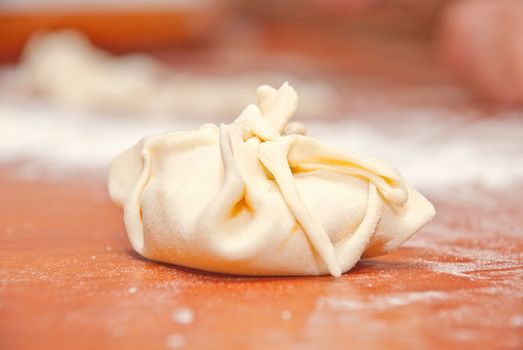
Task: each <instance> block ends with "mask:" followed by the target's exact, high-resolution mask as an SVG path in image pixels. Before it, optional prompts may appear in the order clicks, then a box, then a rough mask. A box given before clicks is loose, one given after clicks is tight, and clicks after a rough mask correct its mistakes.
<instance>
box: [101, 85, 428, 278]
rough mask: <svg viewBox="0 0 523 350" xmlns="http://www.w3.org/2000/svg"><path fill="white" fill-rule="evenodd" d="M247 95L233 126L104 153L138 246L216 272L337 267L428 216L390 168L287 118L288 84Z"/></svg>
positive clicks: (405, 233)
mask: <svg viewBox="0 0 523 350" xmlns="http://www.w3.org/2000/svg"><path fill="white" fill-rule="evenodd" d="M257 97H258V105H249V106H247V108H245V110H244V111H243V112H242V113H241V114H240V116H239V117H238V118H237V119H236V120H235V121H234V122H232V123H231V124H228V125H221V126H219V127H218V126H215V125H212V124H206V125H203V126H202V127H200V129H198V130H195V131H185V132H166V133H163V134H159V135H154V136H148V137H145V138H144V139H142V140H141V141H140V142H139V143H138V144H136V145H135V146H133V147H131V148H130V149H128V150H126V151H125V152H123V153H122V154H121V155H119V156H118V157H117V158H116V159H115V160H114V161H113V163H112V165H111V167H110V171H109V192H110V195H111V198H112V200H113V201H114V202H115V203H116V204H118V205H120V206H121V207H123V210H124V221H125V226H126V229H127V234H128V236H129V240H130V241H131V244H132V246H133V248H134V249H135V250H136V251H137V252H138V253H140V254H141V255H143V256H144V257H146V258H149V259H152V260H156V261H162V262H166V263H172V264H177V265H182V266H187V267H191V268H196V269H201V270H207V271H213V272H221V273H231V274H242V275H323V274H329V273H330V274H331V275H333V276H340V275H341V274H342V273H344V272H346V271H348V270H350V269H351V268H352V267H353V266H354V265H355V264H356V263H357V262H358V260H359V259H360V258H361V257H362V256H363V257H371V256H376V255H380V254H385V253H387V252H389V251H391V250H393V249H395V248H396V247H398V246H399V245H400V244H402V243H403V242H404V241H406V240H407V239H408V238H410V237H411V236H412V235H413V234H414V233H415V232H416V231H417V230H419V229H420V228H421V227H422V226H424V225H425V224H426V223H427V222H429V221H430V220H431V219H432V217H433V216H434V214H435V210H434V207H433V206H432V204H431V203H430V202H429V201H428V200H427V199H426V198H425V197H423V196H422V195H421V194H419V193H418V192H417V191H416V190H414V189H413V188H411V187H410V186H409V185H408V184H407V183H406V182H405V180H404V179H403V178H402V176H401V175H400V174H399V173H398V171H397V170H396V169H395V168H394V167H392V166H391V165H389V164H387V163H385V162H383V161H380V160H376V159H372V158H368V157H363V156H360V155H357V154H354V153H351V152H346V151H341V150H338V149H335V148H332V147H329V146H326V145H324V144H323V143H321V142H320V141H318V140H316V139H314V138H312V137H309V136H304V133H305V128H304V127H303V125H302V124H300V123H293V122H289V120H290V118H291V117H292V115H293V114H294V111H295V110H296V106H297V103H298V96H297V94H296V92H295V91H294V89H293V88H292V87H291V86H289V85H288V84H287V83H285V84H283V86H282V87H281V88H280V89H274V88H272V87H270V86H261V87H259V88H258V91H257Z"/></svg>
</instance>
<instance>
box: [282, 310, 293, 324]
mask: <svg viewBox="0 0 523 350" xmlns="http://www.w3.org/2000/svg"><path fill="white" fill-rule="evenodd" d="M280 316H281V318H282V320H285V321H289V320H290V319H292V313H291V312H290V311H289V310H282V312H281V314H280Z"/></svg>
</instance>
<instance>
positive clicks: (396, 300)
mask: <svg viewBox="0 0 523 350" xmlns="http://www.w3.org/2000/svg"><path fill="white" fill-rule="evenodd" d="M447 298H448V294H447V293H444V292H440V291H422V292H409V293H400V294H388V295H369V296H368V297H367V298H361V299H348V298H338V297H323V298H321V299H320V300H319V301H318V305H319V306H320V307H322V306H328V307H330V308H332V309H335V310H339V311H357V310H367V311H383V310H387V309H390V308H393V307H399V306H404V305H407V304H412V303H417V302H424V303H430V302H433V301H435V300H445V299H447Z"/></svg>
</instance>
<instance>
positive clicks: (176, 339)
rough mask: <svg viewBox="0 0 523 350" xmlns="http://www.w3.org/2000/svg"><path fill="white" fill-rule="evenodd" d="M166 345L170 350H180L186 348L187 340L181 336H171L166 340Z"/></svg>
mask: <svg viewBox="0 0 523 350" xmlns="http://www.w3.org/2000/svg"><path fill="white" fill-rule="evenodd" d="M165 345H167V348H169V349H180V348H182V347H184V346H185V338H184V337H183V335H181V334H171V335H169V336H168V337H167V339H165Z"/></svg>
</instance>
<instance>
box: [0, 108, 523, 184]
mask: <svg viewBox="0 0 523 350" xmlns="http://www.w3.org/2000/svg"><path fill="white" fill-rule="evenodd" d="M0 102H1V103H0V125H1V127H0V163H12V162H20V161H29V165H27V167H26V168H24V169H25V170H24V171H23V173H22V174H21V175H22V176H24V177H25V178H28V179H30V180H31V179H37V178H38V177H39V176H41V174H42V173H43V172H42V171H41V169H40V168H39V167H38V166H35V165H32V164H35V163H36V164H41V163H43V164H46V166H47V167H50V168H52V169H54V170H55V172H58V173H59V172H66V171H68V170H69V171H70V170H71V169H98V168H105V167H107V166H108V164H109V163H110V161H111V160H112V159H113V158H114V157H115V156H116V155H117V154H119V153H120V152H121V151H123V150H124V149H126V148H128V147H130V146H131V145H133V144H135V143H136V142H137V141H138V140H140V139H141V138H142V137H143V136H146V135H150V134H154V133H158V132H163V131H170V130H190V129H194V128H197V127H198V126H199V125H200V122H198V121H195V120H169V121H159V120H147V119H141V120H137V119H124V118H118V117H116V116H114V115H112V116H111V115H102V114H93V113H86V112H85V113H80V112H67V111H64V110H60V109H57V108H52V107H48V106H42V105H30V104H29V105H28V104H27V103H24V104H22V103H14V102H8V101H0ZM239 112H240V111H238V113H239ZM398 113H399V112H398ZM389 114H390V115H384V116H383V120H385V121H386V120H389V121H390V123H389V122H384V123H383V125H378V124H376V123H374V124H372V125H371V124H367V123H365V122H357V121H354V120H350V119H349V120H347V121H344V122H337V123H325V122H318V121H316V122H312V123H308V129H309V134H311V135H313V136H316V137H318V138H319V139H321V140H323V141H324V142H325V143H327V144H330V145H334V146H339V147H341V148H343V149H347V150H351V151H354V152H358V153H361V154H365V155H369V156H373V157H376V158H381V159H384V160H386V161H389V162H391V163H392V164H394V165H396V166H397V168H398V169H400V171H401V173H402V174H403V175H404V176H405V177H406V178H407V179H408V180H409V181H410V182H411V184H412V185H414V186H415V187H416V188H420V189H421V190H440V189H442V188H443V187H452V188H457V187H459V186H462V185H477V186H485V187H490V188H494V189H499V188H508V187H509V186H511V185H512V184H514V183H521V182H522V181H523V152H522V151H521V150H522V149H523V137H521V130H523V119H522V118H519V117H517V116H516V115H514V114H512V115H511V114H507V115H500V116H498V117H496V118H492V119H487V120H483V119H481V120H475V121H469V122H467V123H463V122H460V118H459V116H454V115H449V114H442V115H440V114H438V113H433V112H431V111H418V112H415V111H413V112H411V113H410V115H407V117H405V115H404V114H403V113H401V116H400V115H399V114H398V115H395V114H394V113H393V112H390V113H389ZM234 117H235V116H231V119H232V118H234ZM348 117H349V118H356V117H357V118H358V120H365V119H366V116H365V115H364V114H360V115H358V116H351V115H349V116H348ZM400 117H401V118H403V119H402V120H403V122H402V123H401V127H400V126H397V125H396V126H394V122H393V121H394V120H395V118H400Z"/></svg>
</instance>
